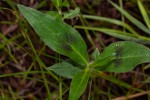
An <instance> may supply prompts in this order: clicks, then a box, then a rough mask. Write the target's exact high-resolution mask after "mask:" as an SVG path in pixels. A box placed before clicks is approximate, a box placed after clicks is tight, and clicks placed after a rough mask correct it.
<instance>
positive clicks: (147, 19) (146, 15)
mask: <svg viewBox="0 0 150 100" xmlns="http://www.w3.org/2000/svg"><path fill="white" fill-rule="evenodd" d="M137 4H138V7H139V9H140V12H141V14H142V16H143V19H144V21H145V23H146V25H147V27H148V28H149V29H150V18H149V16H148V14H147V12H146V9H145V8H144V5H143V4H142V0H137Z"/></svg>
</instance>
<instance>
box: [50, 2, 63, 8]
mask: <svg viewBox="0 0 150 100" xmlns="http://www.w3.org/2000/svg"><path fill="white" fill-rule="evenodd" d="M52 3H53V4H54V5H55V7H56V8H59V7H60V5H61V4H62V0H52Z"/></svg>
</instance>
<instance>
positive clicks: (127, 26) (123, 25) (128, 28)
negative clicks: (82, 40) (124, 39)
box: [83, 15, 138, 36]
mask: <svg viewBox="0 0 150 100" xmlns="http://www.w3.org/2000/svg"><path fill="white" fill-rule="evenodd" d="M83 17H84V18H86V19H92V20H99V21H104V22H108V23H112V24H115V25H120V26H122V27H123V28H126V29H127V30H128V31H129V32H131V33H133V34H134V35H137V36H138V33H137V32H136V31H135V30H134V29H133V28H132V27H131V26H129V25H128V24H126V23H124V22H122V21H119V20H116V19H112V18H106V17H100V16H94V15H83Z"/></svg>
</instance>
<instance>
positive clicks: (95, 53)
mask: <svg viewBox="0 0 150 100" xmlns="http://www.w3.org/2000/svg"><path fill="white" fill-rule="evenodd" d="M99 55H100V52H99V50H98V48H96V49H95V50H94V51H93V53H92V59H94V60H95V59H96V58H97V57H98V56H99Z"/></svg>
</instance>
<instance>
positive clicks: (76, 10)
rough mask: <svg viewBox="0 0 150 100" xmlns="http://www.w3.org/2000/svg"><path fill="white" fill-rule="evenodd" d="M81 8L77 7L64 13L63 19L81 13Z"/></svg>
mask: <svg viewBox="0 0 150 100" xmlns="http://www.w3.org/2000/svg"><path fill="white" fill-rule="evenodd" d="M79 13H80V8H78V7H77V8H76V9H75V10H69V12H66V13H64V17H63V19H72V18H75V17H77V16H78V15H79Z"/></svg>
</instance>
